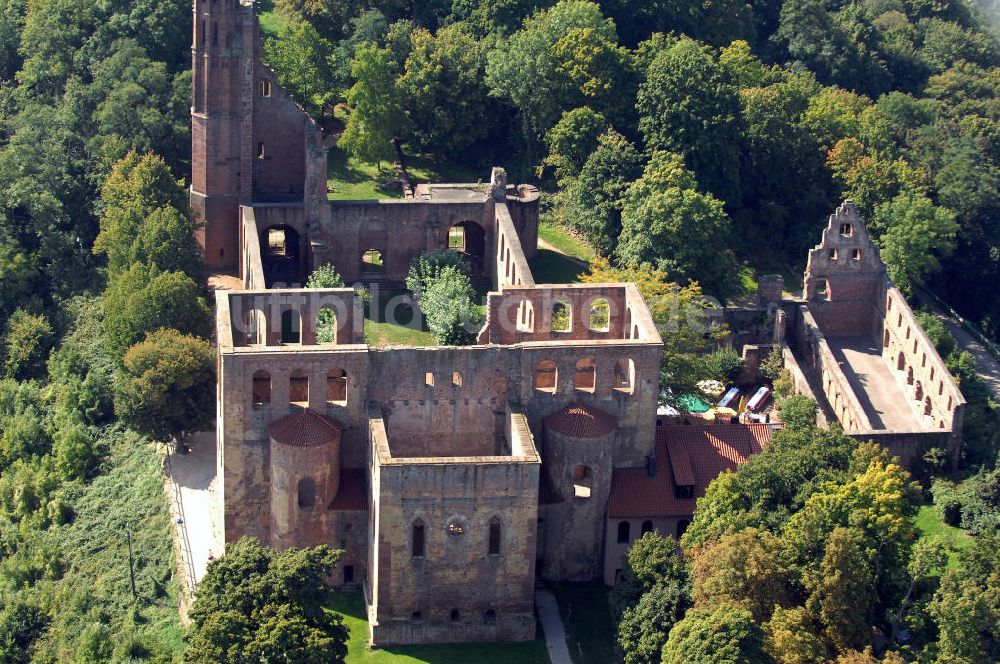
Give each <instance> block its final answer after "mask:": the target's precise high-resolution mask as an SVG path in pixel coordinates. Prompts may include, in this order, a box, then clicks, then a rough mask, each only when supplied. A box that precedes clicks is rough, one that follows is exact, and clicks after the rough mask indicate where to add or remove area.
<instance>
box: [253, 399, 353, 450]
mask: <svg viewBox="0 0 1000 664" xmlns="http://www.w3.org/2000/svg"><path fill="white" fill-rule="evenodd" d="M343 430H344V427H343V426H342V425H341V424H340V423H339V422H336V421H334V420H330V419H327V418H325V417H323V416H322V415H320V414H319V413H317V412H316V411H313V410H309V409H308V408H305V409H303V410H300V411H298V412H295V413H292V414H291V415H288V416H286V417H282V418H281V419H280V420H277V421H275V422H271V424H269V425H268V427H267V435H268V436H270V437H271V440H273V441H275V442H276V443H281V444H282V445H288V446H290V447H319V446H320V445H326V444H327V443H331V442H334V441H339V440H340V432H341V431H343Z"/></svg>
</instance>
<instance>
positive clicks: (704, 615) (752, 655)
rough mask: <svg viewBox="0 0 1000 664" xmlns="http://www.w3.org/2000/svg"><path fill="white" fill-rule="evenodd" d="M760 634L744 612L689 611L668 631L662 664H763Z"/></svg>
mask: <svg viewBox="0 0 1000 664" xmlns="http://www.w3.org/2000/svg"><path fill="white" fill-rule="evenodd" d="M763 647H764V634H763V632H762V631H761V629H760V627H758V626H757V625H756V624H754V622H753V617H752V616H751V615H750V612H749V611H747V610H746V609H738V608H736V607H733V606H730V605H727V604H723V605H721V606H718V607H716V608H714V609H692V610H690V611H688V612H687V615H685V616H684V619H683V620H681V621H680V622H678V623H677V624H676V625H674V627H673V629H671V630H670V636H669V639H668V640H667V644H666V645H665V646H664V647H663V659H662V660H661V661H662V662H663V664H767V663H768V662H769V658H768V657H767V656H766V655H765V654H764V651H763Z"/></svg>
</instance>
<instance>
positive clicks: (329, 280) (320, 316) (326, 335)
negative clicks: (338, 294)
mask: <svg viewBox="0 0 1000 664" xmlns="http://www.w3.org/2000/svg"><path fill="white" fill-rule="evenodd" d="M343 287H344V280H343V279H342V278H341V276H340V274H339V273H338V272H337V269H336V268H335V267H333V264H332V263H326V264H325V265H321V266H319V267H318V268H316V269H315V270H313V273H312V274H310V275H309V279H308V280H307V281H306V288H343ZM336 335H337V317H336V315H335V314H334V312H333V310H332V309H320V310H319V313H317V314H316V341H317V342H319V343H321V344H326V343H330V342H331V341H333V340H334V339H335V338H336Z"/></svg>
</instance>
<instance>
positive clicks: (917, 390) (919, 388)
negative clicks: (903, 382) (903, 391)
mask: <svg viewBox="0 0 1000 664" xmlns="http://www.w3.org/2000/svg"><path fill="white" fill-rule="evenodd" d="M913 398H914V399H915V400H916V401H923V400H924V386H923V384H922V383H921V382H920V381H919V380H918V381H917V384H916V385H915V386H914V389H913Z"/></svg>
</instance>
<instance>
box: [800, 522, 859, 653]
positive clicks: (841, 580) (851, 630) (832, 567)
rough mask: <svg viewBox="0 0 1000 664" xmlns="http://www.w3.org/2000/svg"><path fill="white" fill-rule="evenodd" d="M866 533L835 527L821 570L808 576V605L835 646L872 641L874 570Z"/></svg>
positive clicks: (824, 554)
mask: <svg viewBox="0 0 1000 664" xmlns="http://www.w3.org/2000/svg"><path fill="white" fill-rule="evenodd" d="M863 546H864V536H863V535H862V533H860V532H858V531H857V530H855V529H853V528H843V527H837V528H834V529H833V530H832V531H831V532H830V534H829V535H828V536H827V538H826V546H825V551H824V553H823V561H822V563H821V565H820V568H819V572H818V573H817V574H816V575H815V576H811V577H809V578H807V580H806V586H807V587H808V588H809V589H810V590H811V594H810V595H809V599H808V601H807V603H806V607H807V609H809V611H810V612H811V613H812V614H813V615H815V616H817V617H818V619H819V622H820V624H821V625H822V628H823V631H822V634H823V637H824V638H825V639H826V640H827V641H828V642H829V643H830V645H831V646H832V647H833V648H834V649H835V650H836V651H840V650H847V649H851V648H854V649H860V648H863V647H865V646H867V645H869V644H870V642H871V620H872V612H873V607H872V602H871V586H872V582H873V578H872V576H873V574H872V569H871V564H870V561H869V560H868V556H866V555H865V553H864V551H863V549H862V547H863Z"/></svg>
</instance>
